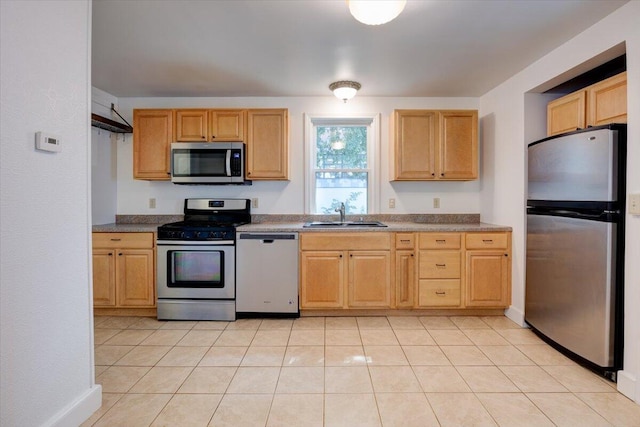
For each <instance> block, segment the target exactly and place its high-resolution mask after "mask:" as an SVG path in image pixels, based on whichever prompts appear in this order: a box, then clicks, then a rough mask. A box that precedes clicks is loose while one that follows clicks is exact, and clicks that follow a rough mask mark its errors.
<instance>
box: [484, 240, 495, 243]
mask: <svg viewBox="0 0 640 427" xmlns="http://www.w3.org/2000/svg"><path fill="white" fill-rule="evenodd" d="M482 243H493V239H482Z"/></svg>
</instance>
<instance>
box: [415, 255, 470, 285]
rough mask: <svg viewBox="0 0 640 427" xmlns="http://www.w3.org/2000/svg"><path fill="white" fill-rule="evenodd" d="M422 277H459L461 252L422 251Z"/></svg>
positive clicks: (420, 270) (420, 269)
mask: <svg viewBox="0 0 640 427" xmlns="http://www.w3.org/2000/svg"><path fill="white" fill-rule="evenodd" d="M419 272H420V278H421V279H459V278H460V252H458V251H420V267H419Z"/></svg>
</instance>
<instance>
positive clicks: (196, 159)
mask: <svg viewBox="0 0 640 427" xmlns="http://www.w3.org/2000/svg"><path fill="white" fill-rule="evenodd" d="M244 152H245V151H244V143H242V142H174V143H172V144H171V182H173V183H174V184H244V182H245V180H244Z"/></svg>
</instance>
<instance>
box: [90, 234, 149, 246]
mask: <svg viewBox="0 0 640 427" xmlns="http://www.w3.org/2000/svg"><path fill="white" fill-rule="evenodd" d="M92 236H93V247H94V248H153V233H93V234H92Z"/></svg>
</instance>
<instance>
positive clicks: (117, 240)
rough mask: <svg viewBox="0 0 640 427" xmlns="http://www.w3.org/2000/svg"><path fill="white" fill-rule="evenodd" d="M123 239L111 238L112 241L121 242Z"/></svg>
mask: <svg viewBox="0 0 640 427" xmlns="http://www.w3.org/2000/svg"><path fill="white" fill-rule="evenodd" d="M120 240H122V239H111V241H112V242H119V241H120Z"/></svg>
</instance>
